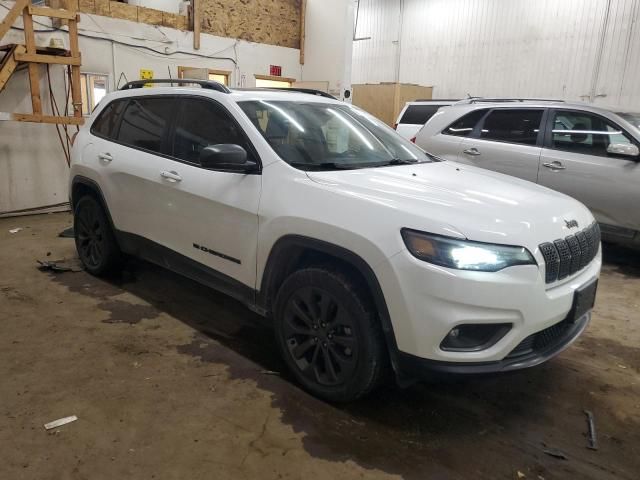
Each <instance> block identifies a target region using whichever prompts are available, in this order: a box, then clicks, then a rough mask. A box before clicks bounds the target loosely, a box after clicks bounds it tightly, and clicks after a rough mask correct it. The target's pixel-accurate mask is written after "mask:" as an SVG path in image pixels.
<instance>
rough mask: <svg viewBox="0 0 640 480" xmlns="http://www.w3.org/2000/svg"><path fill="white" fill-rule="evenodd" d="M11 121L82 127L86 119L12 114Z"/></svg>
mask: <svg viewBox="0 0 640 480" xmlns="http://www.w3.org/2000/svg"><path fill="white" fill-rule="evenodd" d="M11 120H15V121H16V122H34V123H56V124H63V125H82V124H84V118H83V117H80V118H77V117H55V116H52V115H42V114H39V115H36V114H30V113H12V114H11Z"/></svg>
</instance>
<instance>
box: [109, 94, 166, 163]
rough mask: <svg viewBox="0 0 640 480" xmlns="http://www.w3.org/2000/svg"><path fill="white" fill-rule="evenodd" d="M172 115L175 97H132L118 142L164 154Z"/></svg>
mask: <svg viewBox="0 0 640 480" xmlns="http://www.w3.org/2000/svg"><path fill="white" fill-rule="evenodd" d="M173 116H175V100H174V98H173V97H167V96H161V97H138V98H132V99H130V101H129V104H128V105H127V108H126V109H125V111H124V114H123V116H122V122H121V124H120V130H119V132H118V138H117V139H118V142H120V143H123V144H125V145H128V146H130V147H134V148H140V149H143V150H148V151H151V152H154V153H164V151H165V149H166V148H165V142H166V139H167V136H168V132H169V125H170V124H171V120H172V118H173Z"/></svg>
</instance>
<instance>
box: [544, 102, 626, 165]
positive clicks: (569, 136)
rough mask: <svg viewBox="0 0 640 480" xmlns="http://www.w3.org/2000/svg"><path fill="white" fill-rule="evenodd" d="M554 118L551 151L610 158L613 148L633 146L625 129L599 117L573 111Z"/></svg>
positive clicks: (559, 114)
mask: <svg viewBox="0 0 640 480" xmlns="http://www.w3.org/2000/svg"><path fill="white" fill-rule="evenodd" d="M553 115H554V116H553V130H552V135H551V148H553V149H555V150H564V151H566V152H574V153H582V154H585V155H596V156H601V157H606V156H608V154H607V147H609V145H611V144H624V145H631V144H633V142H632V141H631V139H630V138H629V136H628V135H627V134H626V133H625V132H624V131H623V130H622V129H620V128H618V127H617V126H616V125H614V124H612V123H610V122H608V121H606V120H604V119H603V118H602V117H599V116H597V115H591V114H589V113H585V112H577V111H571V110H567V111H562V110H558V111H556V112H554V114H553Z"/></svg>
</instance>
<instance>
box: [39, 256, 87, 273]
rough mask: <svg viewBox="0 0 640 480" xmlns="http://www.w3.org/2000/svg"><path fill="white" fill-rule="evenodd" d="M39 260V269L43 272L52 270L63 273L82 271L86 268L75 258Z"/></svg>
mask: <svg viewBox="0 0 640 480" xmlns="http://www.w3.org/2000/svg"><path fill="white" fill-rule="evenodd" d="M37 262H38V263H39V264H40V265H39V266H38V270H40V271H41V272H46V271H50V272H56V273H61V272H81V271H83V270H84V268H83V267H82V264H81V263H80V261H79V260H78V259H75V258H74V259H71V260H66V259H62V260H37Z"/></svg>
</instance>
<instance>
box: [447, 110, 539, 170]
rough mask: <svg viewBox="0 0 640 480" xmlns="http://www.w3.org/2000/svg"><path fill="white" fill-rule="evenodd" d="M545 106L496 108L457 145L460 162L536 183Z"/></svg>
mask: <svg viewBox="0 0 640 480" xmlns="http://www.w3.org/2000/svg"><path fill="white" fill-rule="evenodd" d="M543 116H544V109H514V108H510V109H493V110H492V111H491V112H489V114H488V115H487V116H486V117H485V118H484V120H483V121H481V123H480V125H478V126H477V127H476V129H474V132H473V133H472V135H471V136H469V137H466V138H465V139H464V140H463V141H462V142H461V143H460V144H459V145H458V161H460V162H462V163H466V164H469V165H473V166H476V167H480V168H486V169H488V170H493V171H496V172H500V173H505V174H507V175H512V176H514V177H519V178H522V179H524V180H529V181H531V182H536V181H537V179H538V164H539V160H540V153H541V151H542V147H541V145H542V134H541V133H540V126H541V123H542V117H543Z"/></svg>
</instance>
